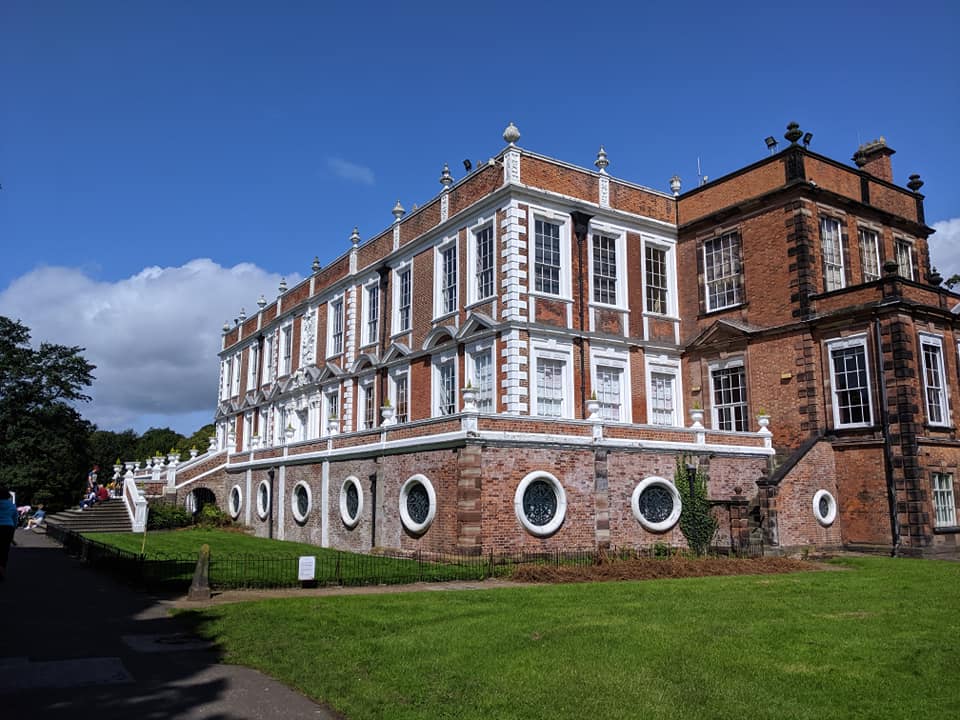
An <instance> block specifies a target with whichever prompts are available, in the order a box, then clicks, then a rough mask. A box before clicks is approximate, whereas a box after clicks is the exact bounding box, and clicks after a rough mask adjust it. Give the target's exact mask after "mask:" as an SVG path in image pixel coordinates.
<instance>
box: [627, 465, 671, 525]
mask: <svg viewBox="0 0 960 720" xmlns="http://www.w3.org/2000/svg"><path fill="white" fill-rule="evenodd" d="M649 487H662V488H664V489H666V490H667V492H669V493H670V498H671V499H672V500H673V510H672V511H671V512H670V515H669V516H668V517H667V519H666V520H662V521H660V522H652V521H651V520H648V519H647V518H646V517H645V516H644V515H643V513H641V512H640V496H641V495H643V493H644V491H645V490H646V489H647V488H649ZM630 509H631V510H633V516H634V517H635V518H636V519H637V522H639V523H640V524H641V525H643V527H644V528H646V529H647V530H649V531H650V532H655V533H663V532H666V531H667V530H669V529H670V528H672V527H673V526H674V525H676V524H677V521H679V520H680V512H681V511H682V509H683V505H682V503H681V501H680V493H678V492H677V488H676V487H675V486H674V484H673V483H672V482H670V481H669V480H667V479H666V478H662V477H659V476H657V475H652V476H651V477H648V478H646V479H644V480H642V481H641V482H640V483H639V484H638V485H637V486H636V487H635V488H634V489H633V494H632V495H631V496H630Z"/></svg>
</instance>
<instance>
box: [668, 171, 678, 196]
mask: <svg viewBox="0 0 960 720" xmlns="http://www.w3.org/2000/svg"><path fill="white" fill-rule="evenodd" d="M680 187H681V185H680V176H679V175H674V176H673V177H672V178H670V192H672V193H673V195H674V197H676V196H677V195H679V194H680Z"/></svg>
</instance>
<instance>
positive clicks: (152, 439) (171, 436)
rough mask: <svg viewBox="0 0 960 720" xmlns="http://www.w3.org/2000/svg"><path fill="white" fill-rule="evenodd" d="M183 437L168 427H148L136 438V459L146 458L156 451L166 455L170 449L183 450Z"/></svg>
mask: <svg viewBox="0 0 960 720" xmlns="http://www.w3.org/2000/svg"><path fill="white" fill-rule="evenodd" d="M183 442H184V437H183V435H181V434H180V433H178V432H177V431H176V430H171V429H170V428H150V429H149V430H147V431H146V432H145V433H143V435H141V436H140V439H139V440H137V446H136V450H135V453H136V458H135V459H136V460H146V459H147V458H151V457H153V456H154V455H156V454H157V453H160V454H161V455H163V456H166V455H167V454H168V453H169V452H170V451H171V450H176V451H177V452H182V451H183Z"/></svg>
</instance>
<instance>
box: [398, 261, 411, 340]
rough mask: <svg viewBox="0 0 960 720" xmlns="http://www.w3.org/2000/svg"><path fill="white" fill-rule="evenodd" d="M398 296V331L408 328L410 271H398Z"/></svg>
mask: <svg viewBox="0 0 960 720" xmlns="http://www.w3.org/2000/svg"><path fill="white" fill-rule="evenodd" d="M399 279H400V293H399V294H400V298H399V301H398V302H397V312H398V313H399V325H400V331H401V332H403V331H406V330H409V329H410V271H409V270H404V271H403V272H402V273H400V278H399Z"/></svg>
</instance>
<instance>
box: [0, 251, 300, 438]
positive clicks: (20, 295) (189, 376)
mask: <svg viewBox="0 0 960 720" xmlns="http://www.w3.org/2000/svg"><path fill="white" fill-rule="evenodd" d="M287 280H288V282H289V283H290V285H291V287H292V286H293V285H294V284H295V283H296V282H298V281H299V278H296V277H293V276H288V277H287ZM279 282H280V276H279V275H276V274H273V273H268V272H266V271H265V270H262V269H261V268H259V267H257V266H255V265H252V264H249V263H242V264H239V265H235V266H234V267H232V268H225V267H221V266H220V265H218V264H216V263H215V262H213V261H212V260H208V259H197V260H191V261H190V262H188V263H186V264H185V265H183V266H181V267H167V268H161V267H148V268H145V269H144V270H142V271H141V272H139V273H137V274H136V275H134V276H133V277H129V278H125V279H123V280H119V281H117V282H100V281H97V280H94V279H93V278H91V277H90V276H89V275H87V273H86V272H85V271H84V270H82V269H78V268H67V267H40V268H37V269H35V270H33V271H31V272H29V273H27V274H26V275H23V276H21V277H19V278H17V279H16V280H14V281H13V282H12V283H11V284H10V285H9V286H8V287H7V288H6V289H5V290H4V291H3V292H0V314H2V315H6V316H7V317H10V318H13V319H15V320H20V321H21V322H22V323H23V324H24V325H26V326H27V327H28V328H30V332H31V337H32V340H33V342H34V343H35V344H39V343H40V342H42V341H48V342H53V343H59V344H62V345H78V346H80V347H84V348H86V350H85V351H84V353H83V355H84V357H86V358H87V360H88V361H90V362H91V363H93V364H94V365H96V366H97V369H96V370H95V371H94V375H95V377H96V380H95V381H94V384H93V387H92V388H91V389H90V392H89V394H90V395H92V396H93V401H92V402H90V403H84V404H83V405H82V406H81V408H80V411H81V412H82V413H83V415H84V417H86V418H87V419H89V420H91V421H92V422H95V423H96V424H97V425H98V426H99V427H101V428H103V429H108V430H122V429H125V428H128V427H133V428H134V429H136V430H138V431H143V430H145V429H146V428H147V427H149V426H150V425H153V426H164V425H169V426H170V427H172V428H173V429H175V430H177V431H178V432H181V433H184V434H187V433H192V432H193V431H195V430H196V429H197V428H198V427H200V425H202V424H204V422H210V421H211V420H212V418H213V413H214V410H215V406H216V401H217V398H216V394H217V381H218V376H219V362H218V359H217V352H218V351H219V350H220V337H221V335H220V332H221V328H222V326H223V322H224V320H230V321H231V322H232V321H233V319H234V318H236V317H237V315H238V314H239V312H240V308H241V307H245V308H246V310H247V313H248V314H251V310H256V300H257V297H259V295H260V293H261V292H262V293H263V294H264V295H265V296H266V297H267V298H272V297H273V296H274V294H275V293H276V288H277V286H278V284H279ZM198 420H200V421H201V422H198Z"/></svg>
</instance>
